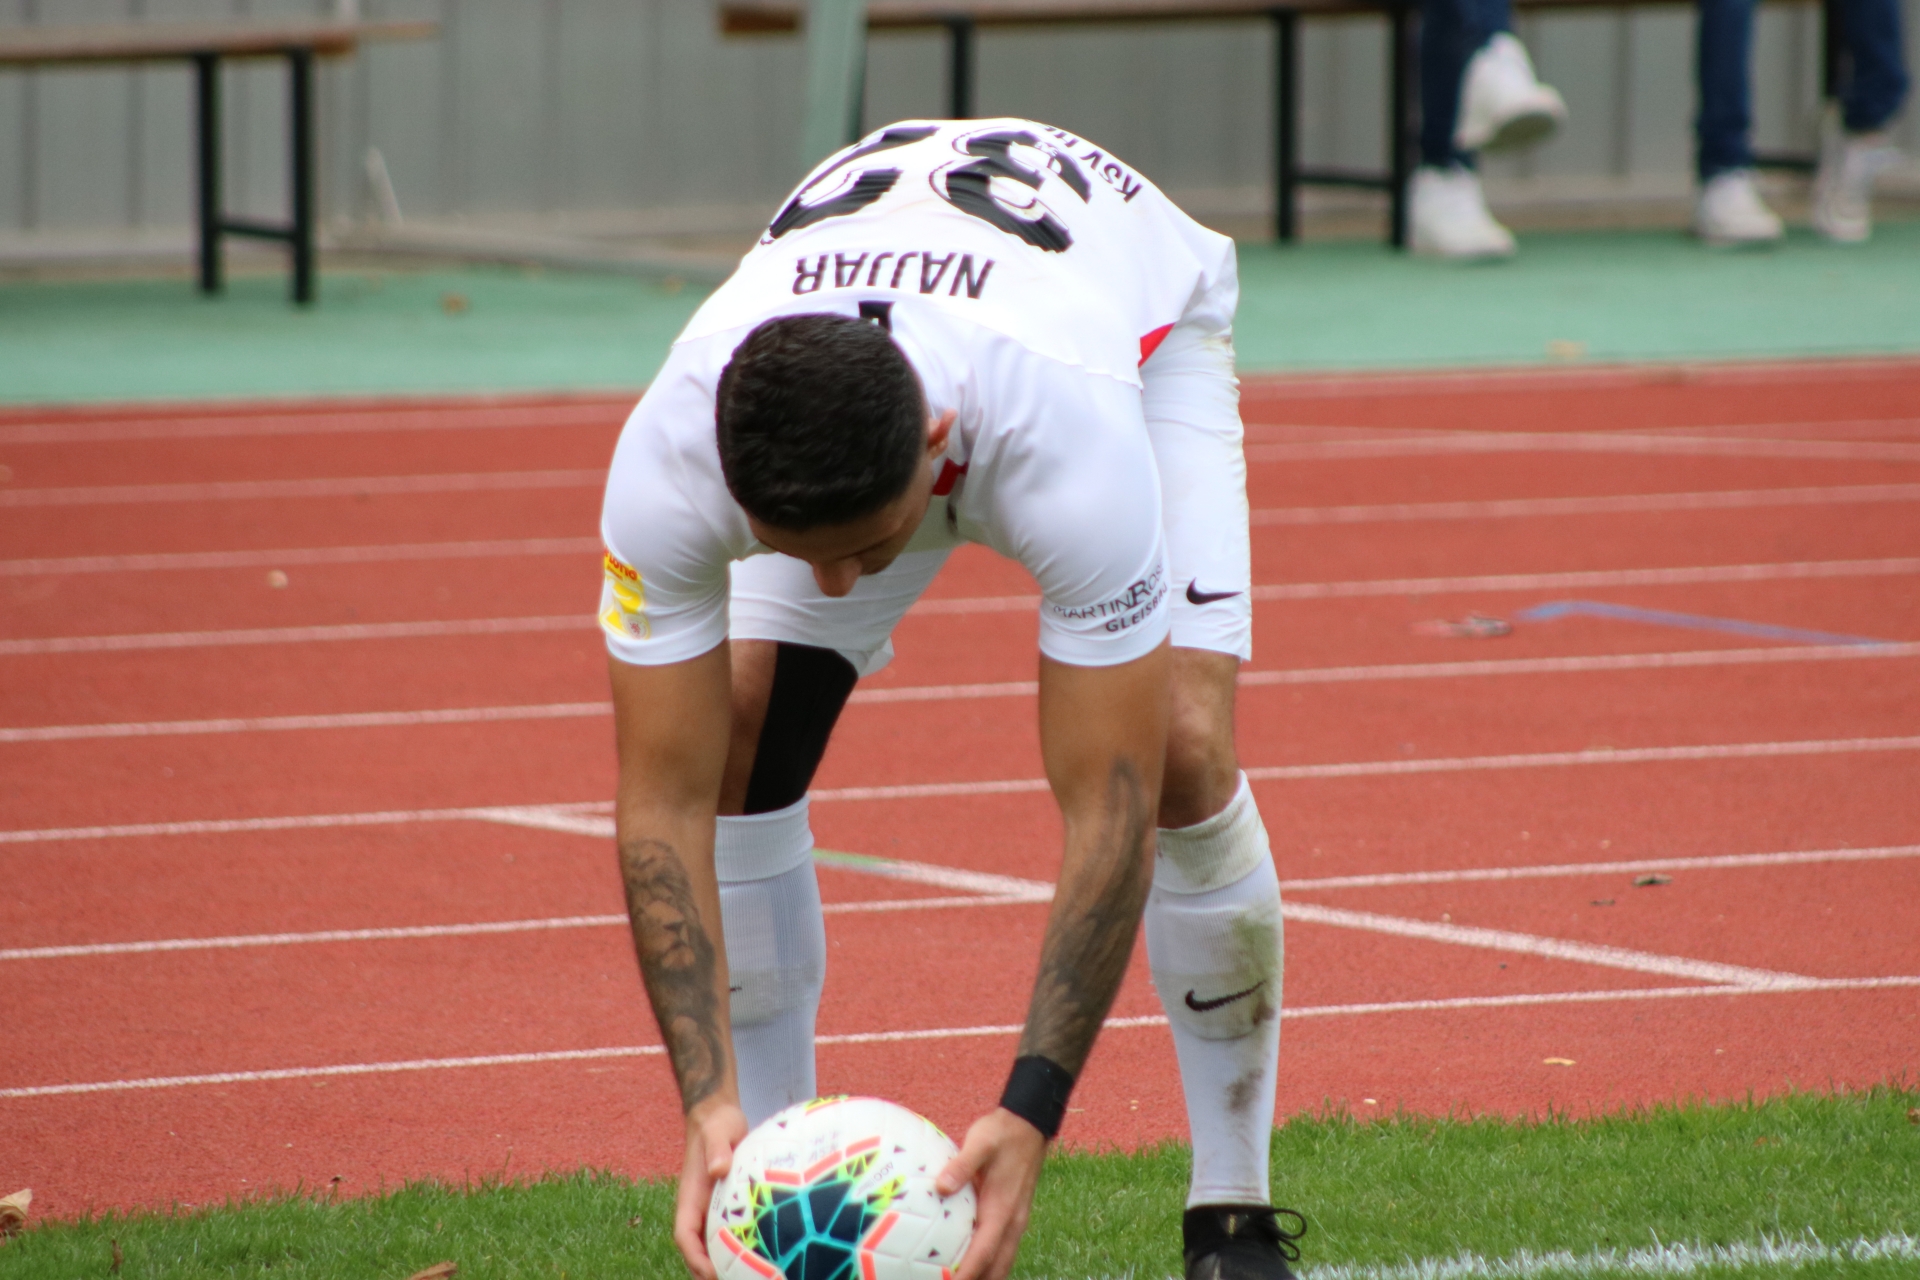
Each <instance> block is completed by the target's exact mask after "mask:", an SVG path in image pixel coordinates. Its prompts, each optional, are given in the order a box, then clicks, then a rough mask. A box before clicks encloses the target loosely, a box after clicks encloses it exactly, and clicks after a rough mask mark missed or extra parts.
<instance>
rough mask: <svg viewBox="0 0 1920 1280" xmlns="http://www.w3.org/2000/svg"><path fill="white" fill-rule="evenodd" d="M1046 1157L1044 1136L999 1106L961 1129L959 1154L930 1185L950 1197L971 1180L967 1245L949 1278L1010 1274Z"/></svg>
mask: <svg viewBox="0 0 1920 1280" xmlns="http://www.w3.org/2000/svg"><path fill="white" fill-rule="evenodd" d="M1046 1156H1047V1139H1046V1136H1045V1135H1044V1134H1042V1133H1041V1132H1040V1131H1039V1130H1038V1129H1036V1128H1034V1127H1033V1126H1032V1125H1031V1124H1029V1123H1028V1122H1027V1121H1025V1120H1022V1119H1021V1118H1020V1117H1019V1116H1017V1115H1015V1114H1013V1112H1011V1111H1008V1110H1007V1109H1006V1108H1005V1107H995V1108H994V1109H993V1110H992V1111H989V1112H988V1113H987V1114H986V1115H984V1116H981V1117H980V1118H979V1119H978V1120H975V1121H974V1122H973V1127H972V1128H970V1129H968V1130H967V1140H966V1141H965V1142H964V1143H962V1144H961V1146H960V1153H959V1154H958V1155H956V1156H954V1158H953V1159H951V1160H949V1161H947V1167H946V1168H944V1169H942V1170H941V1171H940V1176H939V1177H938V1178H937V1179H935V1180H934V1184H933V1185H934V1190H936V1191H938V1192H939V1193H940V1194H941V1195H943V1196H950V1195H952V1194H953V1193H954V1192H956V1191H958V1190H959V1189H960V1188H961V1187H964V1186H965V1185H966V1184H967V1183H969V1182H971V1183H973V1185H974V1193H975V1195H976V1196H977V1197H978V1208H977V1209H976V1210H975V1215H974V1222H973V1241H972V1242H971V1243H970V1244H968V1245H967V1252H966V1256H965V1257H963V1258H961V1259H960V1265H959V1267H958V1268H956V1269H955V1271H954V1273H953V1277H954V1280H1004V1277H1005V1276H1006V1274H1007V1273H1008V1272H1009V1271H1011V1270H1013V1258H1014V1255H1015V1254H1016V1253H1018V1252H1019V1251H1020V1237H1021V1236H1023V1235H1025V1234H1026V1230H1027V1215H1028V1214H1029V1213H1030V1212H1032V1209H1033V1186H1034V1183H1036V1182H1038V1181H1039V1180H1040V1164H1041V1162H1042V1161H1044V1160H1045V1159H1046Z"/></svg>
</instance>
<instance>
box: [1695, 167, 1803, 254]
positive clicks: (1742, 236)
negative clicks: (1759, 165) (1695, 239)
mask: <svg viewBox="0 0 1920 1280" xmlns="http://www.w3.org/2000/svg"><path fill="white" fill-rule="evenodd" d="M1786 233H1787V229H1786V227H1785V226H1783V225H1781V222H1780V215H1778V214H1776V213H1775V212H1774V211H1773V210H1771V209H1769V208H1767V206H1766V202H1765V201H1763V200H1761V199H1760V192H1759V190H1758V189H1757V188H1756V187H1755V186H1754V185H1753V170H1751V169H1729V170H1727V171H1726V172H1725V173H1716V174H1714V175H1713V177H1711V178H1709V179H1707V185H1706V186H1704V187H1702V188H1701V189H1700V203H1699V204H1698V205H1696V206H1694V210H1693V234H1695V235H1697V236H1699V237H1700V238H1701V239H1702V240H1704V241H1706V242H1707V243H1708V244H1711V245H1756V244H1772V243H1773V242H1774V241H1776V240H1778V239H1780V237H1782V236H1784V235H1785V234H1786Z"/></svg>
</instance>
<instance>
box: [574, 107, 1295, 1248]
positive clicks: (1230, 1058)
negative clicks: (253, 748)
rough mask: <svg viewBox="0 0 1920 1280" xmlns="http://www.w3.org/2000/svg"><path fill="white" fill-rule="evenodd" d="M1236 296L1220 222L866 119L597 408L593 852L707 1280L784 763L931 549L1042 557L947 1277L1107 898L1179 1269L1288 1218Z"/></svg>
mask: <svg viewBox="0 0 1920 1280" xmlns="http://www.w3.org/2000/svg"><path fill="white" fill-rule="evenodd" d="M1237 297H1238V284H1237V281H1236V277H1235V267H1234V252H1233V245H1232V242H1230V241H1229V240H1227V239H1225V238H1224V237H1222V236H1219V235H1216V234H1214V233H1212V232H1210V231H1207V230H1205V229H1204V228H1202V227H1200V226H1199V225H1198V224H1196V223H1194V222H1193V221H1192V220H1191V219H1189V218H1188V217H1186V216H1185V215H1184V214H1183V213H1181V212H1180V211H1179V210H1178V209H1177V208H1175V207H1174V205H1173V204H1172V203H1171V202H1170V201H1168V200H1167V199H1166V197H1165V196H1163V195H1162V194H1161V193H1160V192H1159V191H1157V190H1156V189H1155V188H1154V187H1153V186H1152V185H1151V184H1149V183H1148V182H1147V181H1146V180H1145V179H1143V178H1141V177H1140V176H1139V175H1138V174H1136V173H1135V172H1134V171H1133V170H1131V169H1129V168H1128V167H1126V166H1125V165H1124V164H1122V163H1120V162H1119V161H1117V160H1115V159H1114V158H1113V157H1112V156H1111V155H1110V154H1108V153H1106V152H1104V151H1102V150H1100V149H1099V148H1097V147H1095V146H1093V145H1092V144H1091V143H1088V142H1086V141H1084V140H1082V139H1080V138H1077V137H1074V136H1073V135H1071V134H1068V133H1065V132H1063V131H1061V130H1058V129H1052V128H1048V127H1046V126H1044V125H1039V124H1033V123H1031V122H1027V121H1020V120H990V121H952V122H910V123H906V124H900V125H895V126H892V127H890V128H887V129H885V130H882V131H880V132H878V133H876V134H874V135H872V136H871V137H869V138H867V139H866V140H864V141H863V142H861V143H860V144H859V145H857V146H855V147H852V148H849V149H848V150H846V151H843V152H841V153H839V154H838V155H835V156H833V157H831V158H830V159H828V160H827V161H825V162H824V163H823V164H822V165H821V166H820V167H819V168H818V169H816V170H815V171H814V172H813V173H812V174H811V175H810V176H809V177H808V179H807V180H806V181H805V182H804V183H803V184H802V186H801V187H800V189H799V191H798V192H797V193H796V194H795V195H794V196H793V198H792V199H791V200H790V201H788V203H787V204H786V205H785V206H784V207H783V208H782V209H781V210H780V212H779V214H778V216H777V217H775V219H774V220H773V223H772V225H771V226H770V227H769V228H768V230H767V232H766V234H765V235H764V236H763V237H762V238H761V241H760V244H759V245H758V247H756V248H755V249H754V250H753V251H752V252H751V253H749V254H748V255H747V256H746V258H745V259H744V260H743V261H742V262H741V264H740V268H739V270H738V271H737V272H736V273H735V275H734V276H733V277H732V279H731V280H729V281H728V282H727V283H726V284H725V285H723V286H722V287H721V288H720V290H719V291H718V292H716V293H715V294H714V295H713V296H712V297H711V298H710V299H708V300H707V302H706V303H705V305H704V306H702V307H701V309H700V311H699V312H698V313H697V314H696V315H695V316H694V318H693V319H692V321H691V322H689V324H688V325H687V328H686V330H685V332H683V333H682V334H681V335H680V338H679V340H678V341H677V342H676V343H675V345H674V348H673V351H672V353H671V355H670V356H669V357H668V359H667V362H666V364H665V366H664V367H663V368H662V369H661V371H660V374H659V376H658V377H657V378H656V379H655V381H654V382H653V385H652V386H651V388H650V389H649V390H648V391H647V394H646V396H645V397H644V398H643V399H642V400H641V402H640V404H639V406H638V407H637V408H636V409H635V410H634V412H633V415H632V417H631V418H630V419H629V420H628V422H627V425H626V428H625V430H624V432H623V433H622V435H621V438H620V444H619V447H618V449H617V450H616V452H615V454H614V461H613V468H612V472H611V474H610V476H609V477H608V482H607V497H606V507H605V511H604V514H603V517H602V533H603V535H604V537H605V540H606V545H607V560H606V569H607V582H606V588H605V592H604V594H603V596H602V602H601V614H600V620H601V624H602V626H603V628H604V629H605V631H606V639H607V646H608V649H609V651H610V653H611V657H612V661H611V663H610V667H611V671H612V682H613V694H614V705H615V713H616V719H617V724H618V738H619V751H620V784H619V800H618V808H617V825H618V831H619V847H620V864H621V870H622V873H623V876H624V878H625V883H626V888H627V897H628V903H629V907H630V909H631V913H632V917H633V931H634V941H635V946H636V948H637V950H638V953H639V958H640V967H641V971H642V976H643V978H644V980H645V983H646V988H647V994H648V998H649V999H650V1001H651V1002H652V1005H653V1010H654V1014H655V1016H656V1018H657V1019H658V1021H659V1024H660V1032H661V1035H662V1037H663V1039H664V1041H665V1043H666V1046H667V1049H668V1053H669V1055H670V1058H671V1062H672V1065H673V1070H674V1073H675V1076H676V1078H677V1081H678V1084H679V1089H680V1095H681V1101H682V1104H683V1106H684V1109H685V1112H686V1117H687V1152H686V1160H685V1164H684V1167H683V1171H682V1174H681V1180H680V1193H679V1205H678V1212H677V1215H676V1220H675V1229H674V1238H675V1241H676V1243H677V1244H678V1245H679V1247H680V1250H681V1252H682V1253H683V1254H684V1255H685V1257H686V1260H687V1264H688V1266H689V1268H690V1269H691V1270H692V1271H693V1272H694V1274H695V1275H697V1276H700V1277H703V1280H706V1278H710V1277H711V1276H712V1275H713V1268H712V1263H711V1261H710V1259H709V1258H708V1257H707V1255H706V1252H705V1246H704V1243H703V1240H702V1224H703V1221H704V1217H705V1212H706V1207H707V1202H708V1199H709V1196H710V1192H711V1188H712V1186H713V1184H714V1181H715V1180H716V1179H717V1178H719V1177H721V1176H724V1174H725V1172H726V1169H727V1167H728V1161H729V1156H730V1153H731V1151H732V1149H733V1147H734V1146H735V1144H737V1143H738V1142H739V1141H740V1139H741V1138H742V1137H743V1136H744V1135H745V1134H746V1132H747V1129H748V1126H749V1125H750V1124H756V1123H758V1122H759V1121H761V1120H763V1119H765V1118H766V1117H767V1116H769V1115H771V1114H773V1113H774V1112H775V1111H778V1110H780V1109H781V1108H782V1107H785V1106H787V1105H789V1104H790V1103H793V1102H796V1101H799V1100H803V1099H806V1098H810V1097H812V1096H813V1095H814V1092H815V1085H814V1056H813V1052H814V1041H813V1036H814V1018H815V1011H816V1009H817V1007H818V1004H819V997H820V990H821V984H822V981H823V977H824V970H825V957H826V941H825V934H824V930H823V927H822V922H821V909H820V895H819V889H818V886H817V885H816V883H815V879H814V871H813V865H812V858H811V853H812V849H813V835H812V832H811V830H810V828H809V825H808V817H807V788H808V786H809V784H810V782H811V780H812V778H813V774H814V770H815V767H816V766H817V765H818V763H819V761H820V757H821V754H822V753H823V752H824V750H825V749H826V744H827V740H828V737H829V735H830V734H831V732H832V729H833V725H834V722H835V720H836V719H837V717H838V715H839V713H840V710H841V707H842V706H843V704H844V703H845V701H846V698H847V695H848V694H849V693H850V692H851V690H852V688H853V685H854V683H855V681H856V680H857V679H858V678H859V677H860V676H862V675H867V674H870V673H872V672H874V671H877V670H878V669H879V668H880V667H881V666H883V665H884V664H885V663H886V662H887V661H888V659H889V658H890V657H891V656H892V647H891V641H890V636H891V634H892V632H893V630H894V627H895V625H896V624H897V623H898V622H899V620H900V618H901V617H902V616H903V615H904V614H905V613H906V611H907V608H908V606H910V605H911V604H912V603H913V602H914V600H916V599H917V598H918V597H919V595H920V593H921V592H922V590H923V589H924V588H925V587H926V586H927V584H928V583H929V582H930V581H931V580H932V578H933V576H934V574H935V573H936V572H937V571H938V569H939V568H940V566H941V564H942V563H943V562H944V560H945V559H946V557H947V555H948V554H949V552H950V551H951V550H952V549H953V548H954V547H956V546H958V545H959V544H961V543H963V542H979V543H984V544H985V545H987V546H990V547H992V548H994V549H995V550H996V551H999V552H1000V553H1001V554H1003V555H1005V556H1008V557H1011V558H1013V559H1015V560H1018V561H1019V562H1020V563H1021V564H1022V565H1024V566H1025V567H1026V568H1027V569H1028V570H1029V571H1030V572H1031V573H1032V574H1033V577H1034V579H1035V581H1036V582H1037V583H1038V584H1039V587H1040V591H1041V596H1042V604H1041V608H1040V695H1039V713H1040V735H1041V748H1042V755H1043V757H1044V760H1045V766H1046V773H1047V778H1048V781H1049V783H1050V784H1051V786H1052V788H1053V792H1054V795H1055V797H1056V799H1057V801H1058V803H1059V806H1060V811H1061V815H1062V817H1063V819H1064V824H1065V833H1066V834H1065V849H1064V853H1063V857H1062V863H1061V870H1060V878H1059V883H1058V888H1057V890H1056V893H1055V897H1054V900H1053V905H1052V908H1051V914H1050V916H1049V918H1048V923H1047V930H1046V934H1045V939H1044V941H1043V943H1042V947H1041V955H1040V963H1039V977H1038V979H1037V981H1036V983H1035V986H1034V991H1033V995H1032V999H1031V1002H1030V1004H1029V1008H1028V1014H1027V1021H1026V1026H1025V1031H1024V1034H1023V1035H1022V1037H1021V1040H1020V1044H1019V1047H1018V1050H1017V1052H1016V1056H1015V1059H1014V1061H1013V1063H1012V1067H1011V1071H1010V1074H1009V1077H1008V1081H1007V1085H1006V1089H1005V1091H1004V1093H1003V1095H1002V1101H1001V1105H1000V1106H999V1107H997V1108H995V1109H994V1110H993V1111H991V1112H990V1113H988V1114H987V1115H985V1116H983V1117H981V1118H980V1119H979V1120H978V1121H976V1122H975V1123H974V1124H973V1126H972V1127H971V1128H970V1129H969V1130H968V1132H967V1134H966V1138H965V1141H964V1142H963V1144H962V1146H961V1150H960V1154H959V1155H958V1156H957V1157H956V1158H955V1159H954V1161H953V1162H952V1164H950V1165H949V1166H948V1168H947V1169H946V1170H945V1171H944V1172H943V1173H942V1175H941V1186H942V1190H943V1191H946V1192H951V1191H953V1190H957V1189H958V1188H959V1187H960V1186H962V1185H964V1184H965V1183H966V1182H968V1181H972V1182H973V1183H974V1184H975V1186H976V1189H977V1191H978V1195H979V1206H980V1207H979V1216H978V1224H977V1229H976V1233H975V1236H974V1239H973V1243H972V1245H971V1246H970V1248H969V1250H968V1253H967V1256H966V1257H965V1258H964V1259H963V1260H962V1264H961V1268H960V1271H959V1273H958V1274H959V1277H960V1280H997V1278H998V1277H1001V1276H1004V1275H1005V1274H1006V1273H1007V1271H1008V1269H1009V1268H1010V1267H1011V1266H1012V1264H1013V1257H1014V1253H1015V1250H1016V1249H1017V1247H1018V1244H1019V1239H1020V1235H1021V1232H1022V1231H1023V1230H1024V1227H1025V1224H1026V1221H1027V1213H1028V1208H1029V1204H1030V1201H1031V1198H1032V1194H1033V1187H1034V1183H1035V1180H1036V1179H1037V1177H1038V1176H1039V1171H1040V1165H1041V1162H1042V1159H1043V1158H1044V1154H1045V1149H1046V1144H1047V1142H1048V1140H1050V1139H1051V1138H1052V1137H1053V1136H1054V1135H1055V1133H1056V1132H1057V1131H1058V1129H1059V1127H1060V1122H1061V1118H1062V1116H1063V1115H1064V1114H1065V1111H1066V1104H1067V1098H1068V1095H1069V1092H1070V1090H1071V1089H1072V1087H1073V1083H1074V1079H1075V1077H1076V1076H1077V1075H1078V1074H1079V1072H1080V1070H1081V1068H1082V1066H1083V1064H1084V1063H1085V1062H1086V1059H1087V1055H1088V1052H1089V1051H1090V1050H1091V1049H1092V1047H1093V1042H1094V1038H1095V1036H1096V1035H1097V1034H1098V1033H1099V1030H1100V1026H1101V1023H1102V1021H1103V1019H1104V1018H1105V1016H1106V1013H1107V1010H1108V1008H1109V1006H1110V1005H1111V1004H1112V1001H1113V998H1114V994H1115V992H1116V991H1117V989H1118V987H1119V984H1120V980H1121V977H1122V976H1123V973H1124V971H1125V968H1126V964H1127V958H1128V955H1129V953H1130V951H1131V950H1132V946H1133V941H1134V936H1135V933H1136V931H1137V929H1138V928H1139V923H1140V920H1141V918H1142V914H1143V911H1144V916H1145V923H1146V934H1147V949H1148V957H1149V960H1150V963H1151V967H1152V971H1153V977H1154V982H1155V985H1156V987H1157V988H1158V990H1159V992H1160V997H1161V1000H1162V1002H1163V1004H1164V1005H1165V1006H1166V1009H1167V1013H1168V1016H1169V1018H1170V1019H1171V1022H1172V1027H1173V1037H1174V1043H1175V1046H1176V1050H1177V1053H1178V1057H1179V1064H1180V1074H1181V1080H1182V1083H1183V1085H1184V1088H1185V1093H1186V1100H1187V1110H1188V1119H1189V1122H1190V1126H1191V1131H1192V1136H1193V1146H1194V1168H1193V1179H1192V1184H1191V1187H1190V1191H1189V1195H1188V1209H1187V1212H1186V1216H1185V1218H1184V1220H1183V1237H1184V1239H1183V1245H1184V1251H1185V1255H1186V1259H1187V1263H1186V1265H1187V1275H1188V1276H1189V1277H1195V1278H1204V1280H1239V1278H1242V1277H1244V1278H1247V1280H1273V1278H1274V1277H1287V1276H1289V1275H1290V1274H1291V1273H1290V1272H1289V1270H1288V1267H1287V1262H1288V1260H1290V1259H1293V1258H1295V1257H1297V1249H1296V1247H1295V1245H1294V1243H1293V1242H1294V1240H1295V1239H1297V1238H1298V1235H1299V1231H1300V1229H1302V1228H1303V1227H1304V1224H1303V1223H1300V1222H1299V1219H1298V1217H1297V1215H1293V1214H1291V1213H1289V1212H1288V1211H1286V1210H1275V1209H1273V1208H1271V1207H1270V1206H1269V1191H1268V1179H1267V1152H1268V1136H1269V1130H1270V1128H1271V1124H1272V1117H1273V1101H1274V1084H1275V1071H1276V1061H1277V1057H1278V1053H1279V1011H1280V968H1281V929H1280V894H1279V883H1278V880H1277V879H1276V877H1275V873H1274V868H1273V861H1272V858H1271V856H1270V854H1269V852H1268V846H1267V836H1266V831H1265V828H1264V827H1263V826H1262V824H1261V820H1260V815H1259V812H1258V810H1257V809H1256V808H1255V806H1254V802H1253V796H1252V793H1251V792H1250V791H1249V789H1248V787H1247V783H1246V780H1245V778H1244V777H1243V776H1242V775H1241V773H1240V771H1239V766H1238V763H1237V760H1236V758H1235V755H1234V750H1233V698H1234V681H1235V676H1236V672H1237V670H1238V666H1239V663H1240V662H1241V661H1242V660H1243V659H1245V658H1246V657H1247V656H1248V655H1249V653H1250V651H1251V628H1252V607H1251V604H1250V602H1249V599H1248V591H1249V588H1250V585H1251V582H1250V572H1251V570H1250V567H1249V556H1248V543H1247V499H1246V473H1245V461H1244V457H1243V454H1242V450H1241V425H1240V418H1239V400H1238V390H1237V384H1236V382H1235V379H1234V373H1233V348H1232V339H1231V326H1232V320H1233V312H1234V306H1235V303H1236V300H1237ZM928 745H929V749H933V748H934V747H935V745H936V744H934V743H929V744H928ZM1156 828H1157V830H1156ZM1296 1224H1297V1225H1296Z"/></svg>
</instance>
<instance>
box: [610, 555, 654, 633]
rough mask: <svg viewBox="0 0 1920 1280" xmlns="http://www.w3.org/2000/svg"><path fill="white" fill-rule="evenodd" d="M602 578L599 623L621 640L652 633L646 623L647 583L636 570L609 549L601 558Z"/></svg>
mask: <svg viewBox="0 0 1920 1280" xmlns="http://www.w3.org/2000/svg"><path fill="white" fill-rule="evenodd" d="M601 564H602V567H603V568H604V569H605V570H606V581H605V584H604V585H603V586H602V587H601V590H600V625H601V626H602V627H605V628H606V629H607V631H608V633H609V634H611V635H616V636H619V637H621V638H622V639H625V640H645V639H647V638H648V637H649V636H650V635H652V634H653V632H652V628H650V627H648V625H647V587H646V583H645V582H643V581H642V580H641V578H640V571H639V570H638V569H635V568H634V567H633V566H632V565H630V564H628V563H626V562H625V561H624V560H621V559H620V558H619V557H618V556H616V555H614V554H613V552H611V551H609V552H607V554H606V557H605V559H604V560H602V562H601Z"/></svg>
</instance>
